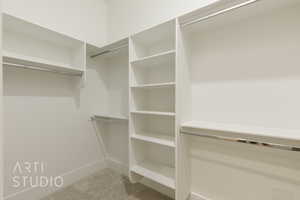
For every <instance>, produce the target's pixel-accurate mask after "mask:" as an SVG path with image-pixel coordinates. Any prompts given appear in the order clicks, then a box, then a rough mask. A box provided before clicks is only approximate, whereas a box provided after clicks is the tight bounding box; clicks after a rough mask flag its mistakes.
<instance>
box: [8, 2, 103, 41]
mask: <svg viewBox="0 0 300 200" xmlns="http://www.w3.org/2000/svg"><path fill="white" fill-rule="evenodd" d="M105 1H106V0H63V1H60V0H43V1H41V0H26V1H20V0H3V11H4V12H7V13H9V14H11V15H15V16H18V17H20V18H24V19H25V20H28V21H31V22H34V23H37V24H40V25H42V26H46V27H48V28H50V29H53V30H55V31H58V32H61V33H64V34H66V35H69V36H73V37H75V38H77V39H80V40H86V41H88V42H90V43H92V44H95V45H103V44H104V43H105V41H106V33H107V31H106V16H107V13H106V11H107V8H106V2H105Z"/></svg>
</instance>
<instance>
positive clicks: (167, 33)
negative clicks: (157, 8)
mask: <svg viewBox="0 0 300 200" xmlns="http://www.w3.org/2000/svg"><path fill="white" fill-rule="evenodd" d="M175 26H176V20H175V19H171V20H168V21H166V22H162V23H160V24H158V25H156V26H151V27H148V28H146V29H144V30H142V31H139V32H137V33H134V34H133V35H132V36H131V37H132V40H133V41H134V42H136V43H139V44H141V45H143V46H149V45H153V44H157V43H159V42H161V41H162V40H163V41H166V40H170V41H174V40H175Z"/></svg>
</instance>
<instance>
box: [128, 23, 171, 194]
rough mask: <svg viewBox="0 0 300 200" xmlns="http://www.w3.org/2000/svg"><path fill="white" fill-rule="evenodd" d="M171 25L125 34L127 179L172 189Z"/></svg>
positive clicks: (165, 24)
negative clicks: (127, 52)
mask: <svg viewBox="0 0 300 200" xmlns="http://www.w3.org/2000/svg"><path fill="white" fill-rule="evenodd" d="M175 24H176V21H175V20H172V21H169V22H166V23H164V24H162V25H159V26H156V27H153V28H150V29H148V30H145V31H143V32H140V33H137V34H135V35H133V36H131V37H130V43H129V44H130V56H129V57H130V66H129V75H130V95H129V96H130V98H129V101H130V102H129V105H130V118H129V131H130V141H129V159H130V179H131V180H132V181H133V182H135V181H139V180H140V179H141V178H142V177H145V178H147V179H150V180H152V181H154V182H157V183H159V184H161V185H164V186H166V187H168V188H171V189H175V181H176V179H175V149H176V145H175V130H176V129H175V126H176V110H175V88H176V79H175V75H176V74H175V72H176V65H175V61H176V59H175V58H176V51H175V27H176V26H175Z"/></svg>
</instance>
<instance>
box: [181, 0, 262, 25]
mask: <svg viewBox="0 0 300 200" xmlns="http://www.w3.org/2000/svg"><path fill="white" fill-rule="evenodd" d="M258 1H259V0H250V1H246V2H244V3H241V4H237V5H234V6H232V7H229V8H225V9H223V10H220V11H217V12H214V13H212V14H209V15H206V16H204V17H201V18H198V19H195V20H192V21H189V22H185V23H182V24H181V25H180V26H181V27H186V26H189V25H192V24H195V23H199V22H202V21H205V20H207V19H210V18H212V17H216V16H218V15H222V14H225V13H227V12H230V11H233V10H235V9H238V8H241V7H244V6H248V5H250V4H253V3H256V2H258Z"/></svg>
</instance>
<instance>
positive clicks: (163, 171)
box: [131, 161, 175, 189]
mask: <svg viewBox="0 0 300 200" xmlns="http://www.w3.org/2000/svg"><path fill="white" fill-rule="evenodd" d="M131 171H133V172H135V173H137V174H141V175H142V176H144V177H146V178H149V179H151V180H154V181H156V182H158V183H161V184H162V185H165V186H167V187H169V188H172V189H175V181H174V180H175V178H174V174H175V172H174V168H172V167H168V166H165V165H159V164H156V163H153V162H149V161H145V162H143V163H140V164H138V165H134V166H132V168H131Z"/></svg>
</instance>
